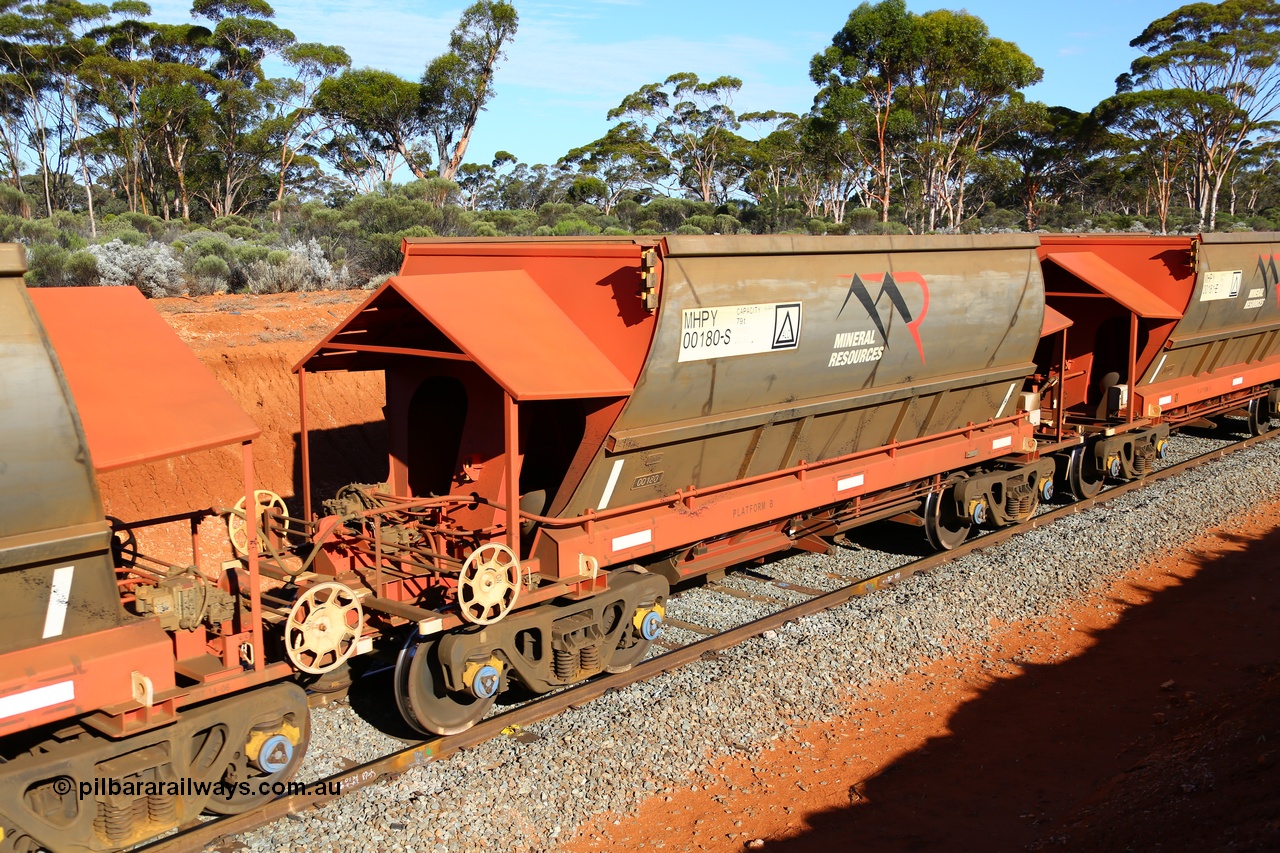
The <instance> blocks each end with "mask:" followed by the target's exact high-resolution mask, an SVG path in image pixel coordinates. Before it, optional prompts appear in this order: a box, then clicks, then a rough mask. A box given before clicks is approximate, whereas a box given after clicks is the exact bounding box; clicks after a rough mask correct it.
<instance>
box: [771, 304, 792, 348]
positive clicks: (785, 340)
mask: <svg viewBox="0 0 1280 853" xmlns="http://www.w3.org/2000/svg"><path fill="white" fill-rule="evenodd" d="M795 342H796V330H795V327H793V326H792V325H791V312H790V311H786V310H784V311H783V313H782V328H781V329H779V330H778V333H777V334H776V335H774V337H773V345H774V346H775V347H785V346H788V345H790V344H794V343H795Z"/></svg>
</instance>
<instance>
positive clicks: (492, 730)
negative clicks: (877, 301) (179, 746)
mask: <svg viewBox="0 0 1280 853" xmlns="http://www.w3.org/2000/svg"><path fill="white" fill-rule="evenodd" d="M1274 437H1276V433H1275V432H1268V433H1265V434H1264V435H1261V436H1253V437H1250V438H1247V439H1244V440H1242V441H1238V442H1234V443H1232V444H1228V445H1225V446H1223V447H1220V448H1216V449H1214V450H1211V451H1209V452H1207V453H1203V454H1201V455H1199V456H1194V457H1192V458H1190V459H1187V460H1185V461H1183V462H1180V463H1178V464H1176V465H1170V466H1169V467H1168V468H1163V469H1161V470H1159V471H1155V472H1153V473H1151V474H1148V475H1147V476H1146V477H1144V478H1142V479H1139V480H1131V481H1129V482H1127V483H1120V484H1117V485H1114V486H1110V487H1108V488H1106V489H1104V490H1103V491H1102V492H1101V493H1100V494H1098V495H1097V496H1095V497H1092V498H1086V499H1084V500H1079V501H1075V502H1073V503H1070V504H1066V505H1064V506H1061V507H1057V508H1055V509H1052V510H1049V511H1047V512H1042V513H1040V514H1039V515H1036V516H1033V517H1032V518H1030V519H1028V520H1026V521H1024V522H1021V523H1019V524H1015V525H1010V526H1008V527H1002V528H1000V529H998V530H992V531H989V532H987V533H984V534H982V535H981V536H977V537H974V538H972V539H969V540H967V541H966V542H965V543H963V544H962V545H960V546H959V547H957V548H955V549H953V550H951V551H943V552H940V553H937V554H930V555H929V556H926V557H922V558H921V559H918V560H915V561H913V562H909V563H906V564H904V565H902V566H899V567H897V568H894V569H890V570H888V571H885V572H881V573H880V574H877V575H873V576H871V577H868V578H864V579H862V580H860V581H856V582H854V583H851V584H849V585H848V586H844V587H841V588H839V589H836V590H832V591H831V592H824V593H822V594H820V595H815V596H813V597H812V598H809V599H807V600H805V601H802V602H799V603H797V604H793V605H790V606H788V607H784V608H783V609H781V610H778V611H776V612H774V613H771V614H769V615H767V616H763V617H761V618H759V619H756V620H754V621H751V622H747V623H745V624H742V625H739V626H737V627H735V628H730V629H729V630H727V631H722V632H718V633H716V634H713V635H711V636H707V637H704V638H703V639H700V640H696V641H694V642H692V643H689V644H688V645H684V646H680V647H678V648H674V649H671V650H670V651H667V652H664V653H662V654H660V655H657V656H655V657H652V658H649V659H648V660H645V661H642V662H641V663H638V664H636V665H635V666H634V667H632V668H631V669H629V670H627V671H626V672H622V673H617V674H612V675H601V676H596V677H594V678H592V679H591V680H590V681H585V682H583V683H581V684H577V685H574V686H572V687H568V688H565V689H564V690H561V691H559V692H556V693H552V694H549V695H547V696H543V697H540V698H538V699H535V700H533V701H530V702H528V703H526V704H524V705H521V706H520V707H517V708H513V709H512V710H510V711H505V712H503V713H501V714H496V715H494V716H492V717H489V718H487V719H484V720H481V721H480V722H478V723H476V725H475V726H473V727H472V728H470V729H468V730H467V731H465V732H463V733H462V734H458V735H451V736H448V737H436V738H431V739H429V740H425V741H423V742H421V743H417V744H414V745H412V746H409V747H406V748H405V749H401V750H398V751H396V752H393V753H390V754H389V755H385V756H383V757H381V758H377V759H374V760H373V761H369V762H366V763H364V764H361V765H358V766H356V767H353V768H350V769H347V770H343V771H341V772H340V773H335V774H333V775H330V776H326V777H324V778H323V779H320V780H317V781H315V782H309V783H307V787H308V788H311V789H315V788H319V787H320V786H321V784H323V786H324V787H325V788H326V789H332V788H334V787H335V783H336V789H337V790H338V791H339V793H337V794H329V793H325V794H314V793H310V792H308V793H306V794H294V795H289V796H283V797H280V798H278V799H275V800H272V801H270V802H268V803H265V804H263V805H261V806H258V807H257V808H254V809H250V810H249V811H246V812H243V813H241V814H238V815H231V816H227V817H221V818H216V819H214V820H208V821H204V822H201V823H199V824H196V825H191V826H187V827H185V828H180V829H179V830H178V831H177V832H174V833H172V834H170V835H167V836H165V837H163V838H160V839H157V840H155V841H151V842H148V843H146V844H144V845H140V846H138V847H134V848H132V851H133V853H144V851H145V853H197V851H201V850H204V849H205V847H207V846H208V845H210V844H212V843H214V842H216V841H218V840H219V839H221V838H224V837H226V836H228V835H235V834H239V833H243V832H248V831H250V830H253V829H256V828H258V827H261V826H264V825H266V824H268V823H272V822H274V821H277V820H280V819H282V818H284V817H286V816H287V815H290V814H297V813H299V812H302V811H306V810H307V809H311V808H315V807H317V806H321V805H324V804H326V803H328V802H330V801H332V800H335V799H337V798H338V797H340V796H343V795H345V794H349V793H352V792H354V791H358V790H360V789H361V788H366V787H368V786H370V785H374V784H378V783H380V782H383V781H386V780H389V779H392V778H395V777H396V776H399V775H400V774H402V773H404V772H405V771H407V770H410V769H412V768H414V767H419V766H422V765H425V764H429V763H430V762H432V761H437V760H439V759H442V758H447V757H449V756H450V755H453V754H454V753H457V752H459V751H461V750H464V749H468V748H470V747H474V746H477V745H478V744H481V743H483V742H485V741H487V740H490V739H492V738H494V737H498V736H500V735H501V734H502V732H503V731H504V730H505V729H508V728H510V727H512V726H515V727H525V726H528V725H531V724H533V723H536V722H539V721H541V720H544V719H547V718H549V717H553V716H555V715H556V714H559V713H561V712H563V711H565V710H566V709H568V708H574V707H578V706H580V705H583V704H585V703H587V702H590V701H591V700H593V699H596V698H598V697H600V696H603V695H604V694H605V693H607V692H608V691H610V690H617V689H621V688H623V687H627V686H628V685H631V684H635V683H637V682H640V681H645V680H648V679H650V678H654V677H655V676H658V675H662V674H663V673H666V672H670V671H672V670H675V669H678V668H679V667H682V666H684V665H685V664H688V663H690V662H692V661H695V660H697V659H699V658H700V657H702V656H704V655H709V654H714V653H716V652H719V651H721V650H723V649H727V648H730V647H732V646H735V645H737V644H738V643H741V642H743V641H745V640H748V639H750V638H751V637H756V636H759V635H760V634H763V633H764V632H765V631H770V630H776V629H778V628H781V627H782V626H783V625H785V624H786V623H788V622H791V621H794V620H796V619H800V618H803V617H805V616H812V615H814V614H817V613H821V612H822V611H824V610H829V609H831V608H833V607H838V606H840V605H841V604H845V603H847V602H849V601H851V600H853V599H855V598H858V597H860V596H863V595H868V594H870V593H872V592H875V591H876V590H878V589H882V588H884V587H887V586H892V585H894V584H896V583H899V582H901V581H904V580H906V579H907V578H909V577H912V576H913V575H918V574H922V573H924V572H927V571H930V570H931V569H935V568H937V567H939V566H942V565H945V564H946V563H948V562H950V561H952V560H954V559H957V558H959V557H962V556H964V555H966V554H969V553H972V552H974V551H979V550H982V549H984V548H989V547H991V546H993V545H997V544H999V543H1001V542H1004V541H1006V540H1008V539H1011V538H1012V537H1013V536H1015V535H1017V534H1019V533H1025V532H1027V531H1029V530H1034V529H1036V528H1039V527H1044V526H1046V525H1048V524H1051V523H1053V522H1054V521H1057V520H1058V519H1060V518H1065V517H1066V516H1070V515H1075V514H1077V513H1080V512H1084V511H1085V510H1088V509H1092V508H1093V507H1095V506H1099V505H1101V504H1104V503H1107V502H1108V501H1111V500H1114V499H1115V498H1118V497H1121V496H1123V495H1126V494H1129V493H1130V492H1133V491H1137V490H1139V489H1142V488H1144V487H1146V486H1149V485H1152V484H1154V483H1158V482H1160V481H1163V480H1167V479H1171V478H1173V477H1176V476H1178V475H1179V474H1182V473H1185V472H1186V471H1189V470H1191V469H1193V468H1197V467H1199V466H1201V465H1203V464H1205V463H1207V462H1211V461H1213V460H1215V459H1219V458H1221V457H1224V456H1227V455H1230V454H1232V453H1235V452H1236V451H1239V450H1244V449H1245V448H1248V447H1252V446H1254V445H1256V444H1259V443H1262V442H1264V441H1267V440H1269V439H1271V438H1274ZM793 588H794V587H793Z"/></svg>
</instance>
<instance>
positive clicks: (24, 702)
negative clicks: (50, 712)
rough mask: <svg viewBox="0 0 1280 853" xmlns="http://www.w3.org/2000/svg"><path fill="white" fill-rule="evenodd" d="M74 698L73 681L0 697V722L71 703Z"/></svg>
mask: <svg viewBox="0 0 1280 853" xmlns="http://www.w3.org/2000/svg"><path fill="white" fill-rule="evenodd" d="M75 698H76V683H75V682H74V681H59V682H58V683H57V684H50V685H48V686H47V687H37V688H36V689H35V690H24V691H22V692H21V693H14V694H13V695H12V696H4V697H0V720H3V719H5V718H7V717H15V716H17V715H18V714H25V713H27V712H29V711H36V710H39V709H40V708H48V707H50V706H52V705H61V704H63V703H64V702H73V701H75Z"/></svg>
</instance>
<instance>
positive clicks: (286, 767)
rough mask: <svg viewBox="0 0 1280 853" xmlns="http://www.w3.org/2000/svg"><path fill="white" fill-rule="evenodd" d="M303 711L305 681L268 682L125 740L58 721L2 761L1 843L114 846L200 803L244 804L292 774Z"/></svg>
mask: <svg viewBox="0 0 1280 853" xmlns="http://www.w3.org/2000/svg"><path fill="white" fill-rule="evenodd" d="M309 720H310V718H309V716H308V713H307V697H306V694H305V693H304V692H303V690H302V688H300V687H298V686H297V685H295V684H275V685H271V686H267V687H262V688H258V689H256V690H251V691H248V692H245V693H240V694H237V695H235V696H229V697H226V698H223V699H217V700H215V701H212V702H208V703H205V704H204V705H200V706H197V707H193V708H186V709H184V710H183V712H182V715H181V716H180V717H179V718H178V720H177V721H176V722H174V723H173V724H171V725H168V726H165V727H163V728H159V729H154V730H152V731H148V732H145V733H142V734H139V735H135V736H133V737H129V738H125V739H123V740H112V739H110V738H107V737H105V736H103V735H100V734H98V733H96V732H93V731H90V730H88V729H83V728H80V727H76V726H73V727H70V728H66V729H62V730H60V731H58V732H55V733H53V734H52V735H50V736H49V739H48V740H45V741H43V742H41V743H39V744H38V745H36V746H35V747H34V748H32V749H30V750H29V751H27V752H24V753H21V754H18V755H7V756H5V758H6V759H8V760H6V761H3V762H0V830H2V831H3V836H0V851H5V853H9V851H14V853H28V851H35V850H57V851H59V853H70V852H71V851H76V853H82V852H83V851H106V850H115V849H118V848H120V847H126V846H129V845H132V844H137V843H139V842H141V841H144V840H146V839H148V838H152V837H154V836H155V835H158V834H160V833H162V832H165V831H167V830H169V829H172V828H174V827H176V826H179V825H181V824H183V823H186V822H188V821H191V820H194V819H195V818H196V817H197V816H198V815H199V814H200V813H201V812H202V811H206V812H212V813H216V814H237V813H239V812H242V811H245V810H248V809H250V808H252V807H254V806H256V805H259V804H260V803H262V802H265V801H267V800H269V799H273V798H274V797H275V796H277V795H278V794H279V793H281V792H282V791H280V790H276V789H275V788H273V786H276V787H278V786H279V785H278V783H286V782H288V781H289V780H290V779H291V778H292V777H293V775H294V773H295V772H296V771H297V768H298V766H299V765H300V764H301V762H302V756H303V754H304V753H305V752H306V746H307V740H308V738H309V737H310V722H309ZM219 783H221V784H219ZM264 788H265V793H264Z"/></svg>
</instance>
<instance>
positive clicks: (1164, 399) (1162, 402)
mask: <svg viewBox="0 0 1280 853" xmlns="http://www.w3.org/2000/svg"><path fill="white" fill-rule="evenodd" d="M1172 402H1173V395H1172V394H1166V395H1165V396H1163V397H1161V398H1160V400H1159V401H1158V404H1159V405H1161V406H1167V405H1169V404H1170V403H1172Z"/></svg>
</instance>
